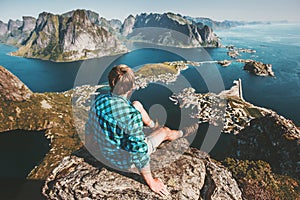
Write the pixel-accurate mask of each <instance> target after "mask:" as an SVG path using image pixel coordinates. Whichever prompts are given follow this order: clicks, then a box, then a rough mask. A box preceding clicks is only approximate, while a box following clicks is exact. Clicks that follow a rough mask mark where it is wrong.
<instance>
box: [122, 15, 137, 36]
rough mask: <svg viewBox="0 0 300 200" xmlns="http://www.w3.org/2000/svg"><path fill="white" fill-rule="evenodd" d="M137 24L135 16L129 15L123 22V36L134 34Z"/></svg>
mask: <svg viewBox="0 0 300 200" xmlns="http://www.w3.org/2000/svg"><path fill="white" fill-rule="evenodd" d="M134 24H135V17H134V16H133V15H129V16H128V17H127V18H126V19H125V20H124V22H123V25H122V27H121V33H122V35H123V36H127V35H128V34H130V33H132V30H133V27H134Z"/></svg>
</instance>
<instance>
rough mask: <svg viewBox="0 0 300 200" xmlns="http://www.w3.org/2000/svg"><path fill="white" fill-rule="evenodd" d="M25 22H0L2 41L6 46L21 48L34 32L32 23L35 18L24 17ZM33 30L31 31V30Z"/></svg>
mask: <svg viewBox="0 0 300 200" xmlns="http://www.w3.org/2000/svg"><path fill="white" fill-rule="evenodd" d="M23 20H24V21H20V20H16V21H14V20H9V21H8V24H5V23H3V22H0V41H1V42H3V43H6V44H10V45H15V46H20V45H21V44H22V43H23V42H24V41H25V40H26V39H27V38H28V36H29V34H30V32H31V31H32V25H31V21H32V20H33V23H34V24H35V21H34V18H31V17H23ZM30 29H31V30H30Z"/></svg>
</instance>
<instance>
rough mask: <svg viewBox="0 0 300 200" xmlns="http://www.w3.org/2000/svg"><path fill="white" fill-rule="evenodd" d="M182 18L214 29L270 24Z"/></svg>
mask: <svg viewBox="0 0 300 200" xmlns="http://www.w3.org/2000/svg"><path fill="white" fill-rule="evenodd" d="M184 18H185V19H188V20H190V21H192V22H193V23H195V24H199V23H200V24H204V25H207V26H209V27H211V28H212V29H214V30H224V29H229V28H232V27H237V26H244V25H257V24H270V22H260V21H253V22H246V21H229V20H224V21H222V22H220V21H215V20H212V19H210V18H206V17H190V16H184ZM283 23H284V22H283ZM285 23H286V22H285Z"/></svg>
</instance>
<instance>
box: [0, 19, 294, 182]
mask: <svg viewBox="0 0 300 200" xmlns="http://www.w3.org/2000/svg"><path fill="white" fill-rule="evenodd" d="M215 33H216V34H217V35H218V37H220V39H221V41H222V44H223V45H224V46H225V45H233V46H235V47H237V48H247V49H253V50H256V53H241V56H240V58H243V59H253V60H257V61H261V62H263V63H269V64H272V68H273V71H274V73H275V77H259V76H256V75H253V74H250V73H248V72H246V71H244V70H243V69H242V68H243V64H241V63H237V62H233V63H232V64H231V65H230V66H228V67H222V66H219V65H217V64H203V65H200V66H199V67H195V66H190V67H189V68H188V69H187V70H185V71H182V72H181V75H182V79H179V81H178V83H174V84H173V85H172V84H170V86H166V85H163V84H150V86H149V87H148V88H146V89H143V90H140V91H137V92H136V93H135V94H134V95H133V96H132V99H133V100H136V99H137V100H140V101H142V103H143V104H144V106H145V108H146V109H148V110H149V109H150V108H151V106H153V105H163V106H162V107H164V105H166V106H171V105H170V101H169V100H168V96H169V95H171V94H172V93H173V92H177V91H180V90H181V89H183V88H184V87H186V86H191V87H193V88H195V89H196V91H197V92H216V93H217V92H220V90H221V89H229V88H230V87H231V86H232V85H233V81H234V80H237V79H238V78H240V79H241V80H242V86H243V97H244V99H245V100H246V101H248V102H250V103H252V104H254V105H257V106H261V107H265V108H268V109H272V110H274V111H276V112H277V113H278V114H280V115H282V116H284V117H286V118H287V119H291V120H293V122H294V123H295V124H296V125H297V126H300V24H294V23H285V24H268V25H249V26H248V25H247V26H239V27H234V28H230V29H226V30H216V31H215ZM16 50H17V48H16V47H13V46H8V45H5V44H0V65H1V66H4V67H5V68H6V69H8V70H9V71H10V72H12V73H13V74H14V75H16V76H17V77H18V78H19V79H20V80H21V81H23V82H24V83H25V84H26V85H27V86H28V87H29V88H30V89H31V90H32V91H33V92H62V91H66V90H69V89H72V88H74V87H77V86H80V85H84V84H97V83H105V82H107V74H108V72H109V70H110V69H111V68H112V67H113V66H114V65H117V64H127V65H128V66H130V67H132V68H133V69H135V70H138V69H139V68H140V67H141V66H143V65H144V64H147V63H160V62H168V61H179V60H191V61H201V62H206V61H216V60H225V59H227V60H230V59H231V58H230V57H228V56H227V54H226V52H227V49H226V48H195V49H178V48H163V47H161V46H154V45H143V44H135V45H133V46H132V47H131V51H130V52H129V53H125V54H122V55H117V56H110V57H104V58H99V59H90V60H87V61H76V62H68V63H55V62H51V61H44V60H38V59H28V58H23V57H15V56H10V55H9V53H10V52H13V51H16ZM0 78H1V77H0ZM180 80H183V82H185V84H182V83H181V82H180ZM214 83H217V84H216V85H217V86H218V87H215V85H214ZM171 110H172V109H171ZM175 110H176V109H175ZM176 112H178V110H177V111H175V112H172V114H169V115H171V116H168V109H166V113H165V115H166V118H167V119H165V120H166V123H167V124H170V126H172V125H174V121H175V122H177V121H178V119H177V121H176V120H174V118H175V117H174V115H175V114H176ZM152 113H153V112H152ZM174 113H175V114H174ZM155 117H158V118H159V117H161V116H155ZM206 128H207V127H206ZM203 129H205V127H204V128H203ZM12 133H14V131H12ZM5 134H8V133H5ZM20 134H23V135H26V134H32V133H28V132H26V131H21V133H20V132H18V134H13V135H12V137H13V139H12V137H3V138H4V139H3V138H1V140H2V139H3V141H4V140H5V139H7V140H8V139H9V140H17V139H20V137H19V136H18V135H20ZM38 139H39V138H38ZM14 146H15V149H14V151H11V152H12V153H11V154H10V151H6V152H7V154H8V155H2V154H0V155H1V156H2V157H1V160H2V161H4V162H10V163H14V162H15V163H16V161H17V159H18V158H17V157H16V158H15V160H13V156H14V155H15V154H16V151H19V152H20V153H21V152H22V151H23V148H27V147H21V146H20V145H18V144H17V143H16V144H14ZM196 146H197V145H196ZM221 147H222V145H221ZM37 148H38V149H39V150H41V152H44V151H47V148H48V146H47V145H44V144H43V145H42V146H40V147H37ZM221 149H222V148H221ZM39 150H37V151H39ZM32 154H34V153H32V152H31V153H27V154H26V155H25V157H24V158H28V159H24V160H25V161H24V162H26V160H30V161H29V162H30V164H31V165H32V164H33V163H34V162H36V163H37V162H39V161H40V160H39V159H41V157H40V158H38V157H37V158H34V159H30V158H31V157H32ZM7 166H8V167H7V168H6V169H2V168H1V172H4V171H8V172H10V173H0V180H6V179H7V178H16V176H17V178H20V179H21V180H22V179H23V178H25V177H26V173H27V172H28V169H27V168H26V167H25V168H26V170H27V171H25V168H24V167H23V166H22V165H17V164H16V166H17V167H15V168H12V167H11V166H9V165H7ZM15 172H17V173H15ZM25 172H26V173H25ZM0 182H1V185H2V183H3V181H0ZM36 187H41V185H40V183H38V184H37V186H36Z"/></svg>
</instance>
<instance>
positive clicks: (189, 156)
mask: <svg viewBox="0 0 300 200" xmlns="http://www.w3.org/2000/svg"><path fill="white" fill-rule="evenodd" d="M178 145H180V146H186V145H188V143H187V141H186V140H185V139H180V140H177V141H174V142H172V143H168V144H163V145H162V147H161V149H162V150H163V151H165V152H164V153H157V152H155V153H154V154H153V155H152V156H151V158H152V161H151V162H152V166H155V165H160V164H161V163H160V162H162V161H164V160H170V158H171V160H173V162H171V163H169V164H167V165H166V166H164V167H162V168H156V169H154V170H152V172H153V174H154V176H155V177H158V178H160V179H161V180H162V181H163V182H164V183H165V184H166V185H167V187H168V190H169V191H170V193H171V195H170V196H168V197H167V198H165V199H201V198H202V197H203V199H211V198H212V199H222V198H226V199H229V198H230V199H242V198H241V191H240V190H239V188H238V186H237V183H236V181H235V180H234V179H233V178H232V175H231V173H230V172H229V171H227V170H226V169H225V168H224V167H222V166H220V165H218V164H216V163H215V162H213V161H212V160H211V159H210V158H209V157H208V156H207V155H206V154H204V153H202V152H200V151H199V150H196V149H188V150H187V151H186V152H185V153H184V154H183V155H178V154H177V153H176V149H177V146H178ZM76 155H77V156H75V155H73V156H70V157H66V158H64V159H63V160H62V162H61V163H60V164H59V166H58V167H57V168H55V169H54V170H53V172H52V173H51V174H50V175H49V177H48V178H47V180H46V182H45V185H44V188H43V194H44V195H45V196H46V197H47V198H48V199H73V198H77V199H84V198H86V199H120V198H122V199H161V198H160V197H159V196H158V195H157V194H155V193H153V192H152V191H151V190H150V189H149V187H148V186H147V185H146V184H145V182H144V181H143V180H142V178H141V176H139V175H137V174H133V173H132V174H130V173H124V172H123V173H118V172H116V171H112V170H110V169H107V168H106V167H105V166H103V165H102V164H101V163H99V162H97V161H95V159H94V158H93V157H91V156H90V155H88V153H87V152H86V151H85V150H84V149H82V150H80V151H79V153H76ZM83 158H84V159H83ZM154 168H155V167H154Z"/></svg>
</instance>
